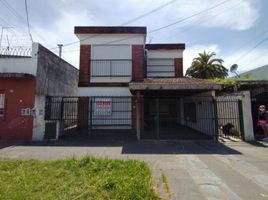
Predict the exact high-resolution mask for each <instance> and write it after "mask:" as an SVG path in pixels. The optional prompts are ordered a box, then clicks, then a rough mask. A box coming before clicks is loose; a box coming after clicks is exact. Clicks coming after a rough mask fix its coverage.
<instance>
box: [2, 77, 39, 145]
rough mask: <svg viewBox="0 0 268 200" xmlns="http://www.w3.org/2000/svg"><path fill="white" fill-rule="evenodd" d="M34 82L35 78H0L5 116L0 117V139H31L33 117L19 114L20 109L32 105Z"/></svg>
mask: <svg viewBox="0 0 268 200" xmlns="http://www.w3.org/2000/svg"><path fill="white" fill-rule="evenodd" d="M35 84H36V81H35V79H27V78H1V79H0V90H1V91H4V94H5V116H4V117H0V139H6V140H19V139H20V140H21V139H22V140H31V139H32V130H33V117H32V116H21V109H22V108H30V109H32V108H33V107H34V101H35Z"/></svg>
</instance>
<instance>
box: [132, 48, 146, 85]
mask: <svg viewBox="0 0 268 200" xmlns="http://www.w3.org/2000/svg"><path fill="white" fill-rule="evenodd" d="M144 74H145V61H144V48H143V45H132V81H143V79H144Z"/></svg>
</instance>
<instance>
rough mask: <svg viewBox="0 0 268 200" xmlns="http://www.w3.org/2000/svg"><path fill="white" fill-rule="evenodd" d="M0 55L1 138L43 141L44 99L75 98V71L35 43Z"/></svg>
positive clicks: (76, 76)
mask: <svg viewBox="0 0 268 200" xmlns="http://www.w3.org/2000/svg"><path fill="white" fill-rule="evenodd" d="M29 52H30V51H28V53H26V54H24V53H25V52H24V51H23V50H22V51H21V50H16V49H5V50H3V49H2V51H1V55H0V139H22V140H43V138H44V132H45V121H44V114H45V110H44V109H45V97H46V96H75V95H77V82H78V70H77V69H76V68H75V67H73V66H72V65H70V64H69V63H67V62H66V61H64V60H63V59H61V58H59V57H58V56H56V55H55V54H54V53H52V52H51V51H49V50H48V49H46V48H45V47H43V46H42V45H40V44H38V43H33V46H32V52H31V53H29Z"/></svg>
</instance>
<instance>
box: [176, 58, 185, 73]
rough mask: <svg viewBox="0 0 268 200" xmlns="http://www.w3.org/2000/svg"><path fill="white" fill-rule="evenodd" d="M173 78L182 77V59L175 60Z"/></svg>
mask: <svg viewBox="0 0 268 200" xmlns="http://www.w3.org/2000/svg"><path fill="white" fill-rule="evenodd" d="M174 64H175V77H183V60H182V58H175V59H174Z"/></svg>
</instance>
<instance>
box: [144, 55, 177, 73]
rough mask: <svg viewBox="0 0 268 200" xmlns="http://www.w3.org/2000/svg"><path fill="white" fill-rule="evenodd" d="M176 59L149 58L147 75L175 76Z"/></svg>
mask: <svg viewBox="0 0 268 200" xmlns="http://www.w3.org/2000/svg"><path fill="white" fill-rule="evenodd" d="M174 76H175V65H174V59H170V58H149V59H148V60H147V77H174Z"/></svg>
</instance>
